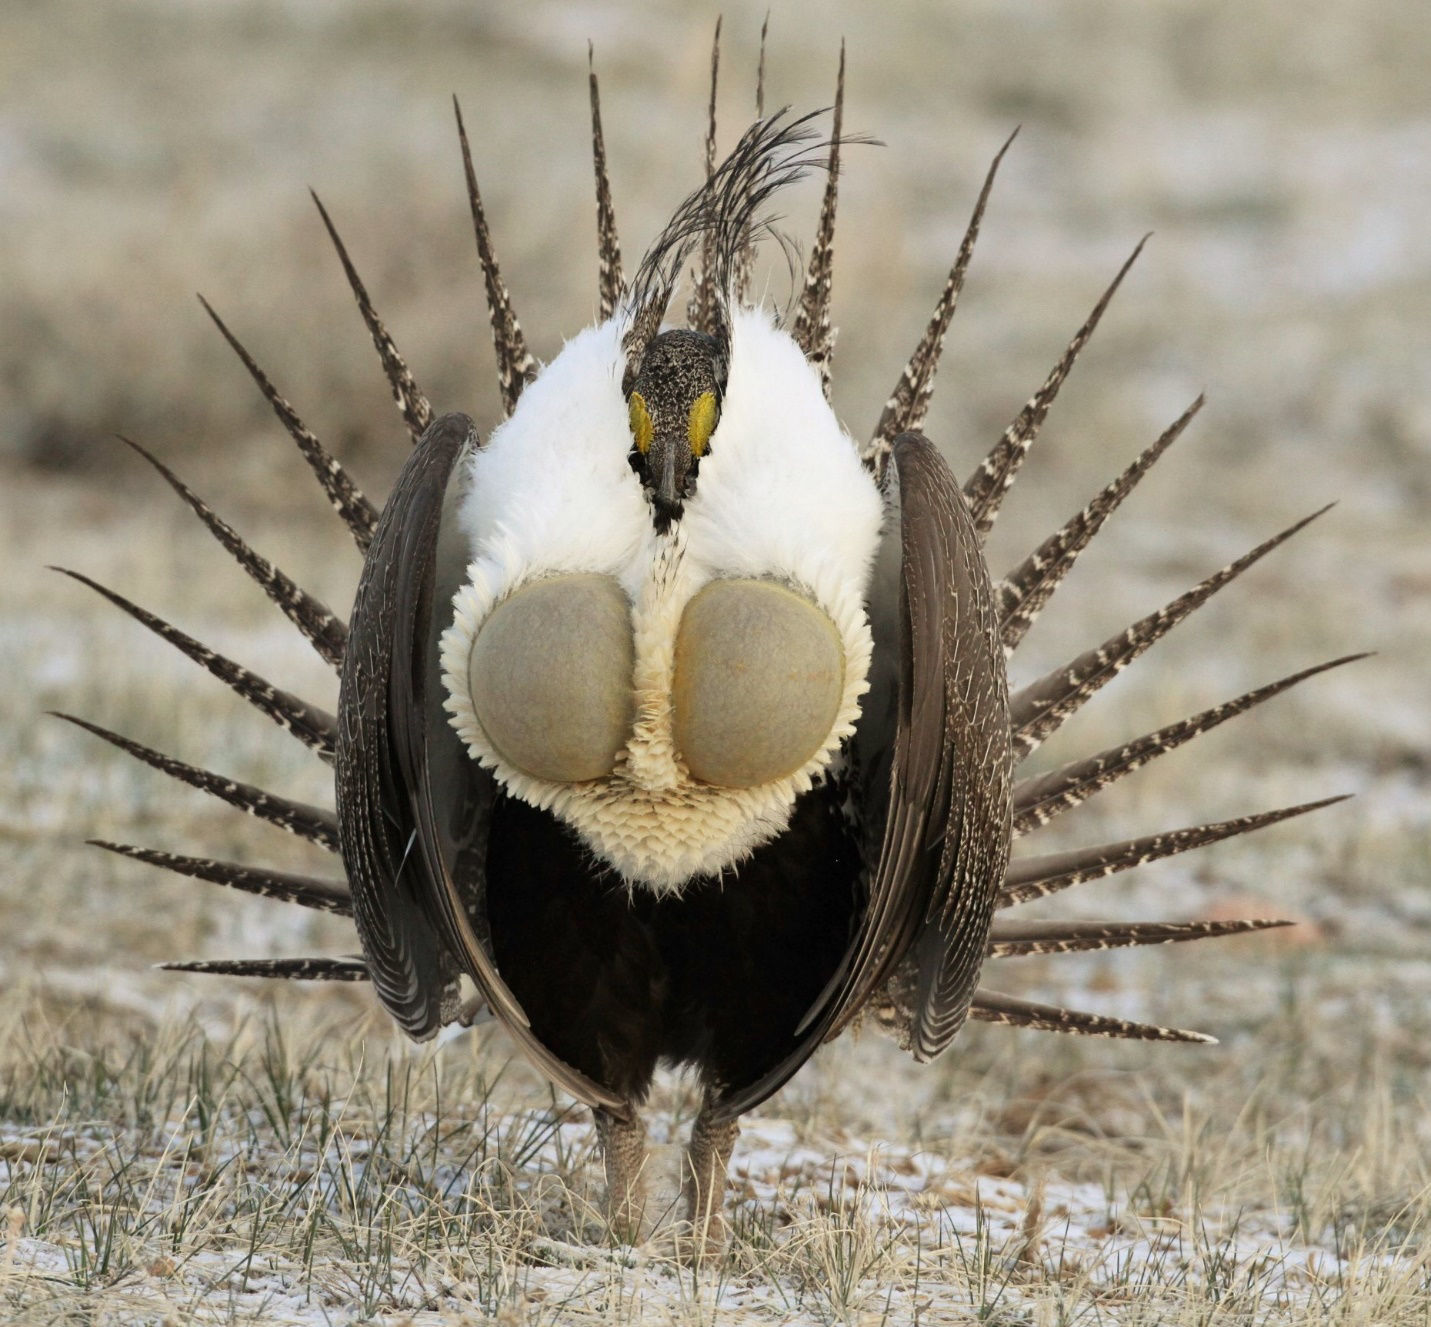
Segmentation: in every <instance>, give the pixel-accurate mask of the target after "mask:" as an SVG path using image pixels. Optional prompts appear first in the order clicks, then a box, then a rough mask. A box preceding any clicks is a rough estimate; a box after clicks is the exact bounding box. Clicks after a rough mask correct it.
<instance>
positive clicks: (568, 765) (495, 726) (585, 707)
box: [467, 575, 635, 783]
mask: <svg viewBox="0 0 1431 1327" xmlns="http://www.w3.org/2000/svg"><path fill="white" fill-rule="evenodd" d="M634 648H635V647H634V645H633V643H632V638H631V606H630V604H629V603H628V602H627V599H626V595H625V594H624V593H623V591H622V589H621V587H620V586H619V585H618V584H617V583H616V582H615V581H614V580H612V579H611V578H610V577H609V576H596V575H577V576H557V577H553V578H552V579H550V580H543V581H536V582H534V583H533V584H531V585H527V586H524V587H523V588H522V589H520V590H518V591H517V592H516V593H515V594H513V595H512V596H511V597H510V598H509V599H506V600H504V601H503V602H502V603H500V604H498V605H497V607H496V608H495V609H493V611H492V614H491V616H489V617H488V618H487V620H486V621H485V622H484V623H483V624H482V627H481V629H480V630H479V631H478V632H477V639H476V640H474V641H473V642H472V653H471V655H470V656H469V658H468V663H467V684H468V686H469V687H470V689H471V694H472V708H473V710H474V711H475V712H476V715H477V722H478V723H480V724H481V725H482V730H483V732H485V733H486V734H487V740H488V741H489V742H491V744H492V746H493V748H494V749H495V750H496V752H497V754H498V755H499V756H500V757H501V758H502V759H503V760H504V761H506V762H507V763H508V764H510V765H513V766H515V767H516V768H517V769H519V770H522V771H523V772H524V773H526V774H530V775H532V776H533V777H534V778H538V779H546V780H549V781H550V782H552V783H580V782H583V781H585V780H587V779H600V778H605V776H606V775H608V774H610V773H611V770H612V767H613V766H614V765H615V763H616V757H617V754H618V753H619V752H620V751H621V749H622V747H624V746H625V745H626V741H627V739H628V737H629V736H630V734H631V725H632V721H633V718H634V714H633V711H634V700H633V695H632V682H631V675H632V669H633V666H634Z"/></svg>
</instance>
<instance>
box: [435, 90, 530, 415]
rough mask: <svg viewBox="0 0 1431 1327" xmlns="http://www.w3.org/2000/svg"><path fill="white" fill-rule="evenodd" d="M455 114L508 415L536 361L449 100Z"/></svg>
mask: <svg viewBox="0 0 1431 1327" xmlns="http://www.w3.org/2000/svg"><path fill="white" fill-rule="evenodd" d="M452 109H453V110H454V111H455V112H456V114H457V140H458V142H459V144H460V145H461V147H462V170H463V174H464V175H465V176H466V179H467V202H468V205H469V206H470V208H471V210H472V230H473V233H474V234H475V236H476V239H477V258H478V261H479V262H480V263H481V264H482V280H483V282H484V284H485V285H486V288H487V311H488V314H489V315H490V317H491V322H492V345H493V348H494V349H495V350H496V352H497V385H498V388H499V389H500V391H501V393H502V408H503V410H505V412H506V413H507V414H509V415H510V414H511V413H512V411H513V410H514V409H515V408H516V404H517V398H518V397H519V396H521V394H522V389H523V388H524V387H526V385H527V384H528V383H529V382H531V380H532V379H533V378H535V377H536V376H537V362H536V360H534V359H533V358H532V357H531V355H530V353H528V351H527V338H526V337H525V336H524V335H523V334H522V326H521V324H520V323H519V322H518V321H517V315H516V314H515V313H514V312H513V311H512V297H511V295H509V294H508V293H507V287H506V285H505V284H504V283H503V281H502V272H501V269H500V268H499V267H498V266H497V257H496V254H495V253H493V251H492V233H491V231H490V230H488V228H487V214H486V212H485V211H484V210H483V207H482V195H481V194H480V193H479V192H478V190H477V172H476V171H475V170H474V169H473V167H472V147H471V145H470V144H469V143H468V141H467V129H466V127H465V126H464V125H463V123H462V107H461V106H459V105H458V104H457V98H456V97H453V99H452Z"/></svg>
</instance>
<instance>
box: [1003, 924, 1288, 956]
mask: <svg viewBox="0 0 1431 1327" xmlns="http://www.w3.org/2000/svg"><path fill="white" fill-rule="evenodd" d="M1294 925H1296V923H1295V922H1290V921H1273V920H1265V919H1262V918H1255V919H1248V920H1242V921H1223V922H1068V921H1039V922H995V923H994V926H993V929H992V930H991V931H990V932H989V949H988V956H989V957H990V958H1023V957H1025V956H1027V955H1033V954H1071V953H1075V952H1077V951H1080V950H1088V949H1126V948H1128V947H1130V946H1133V945H1167V944H1176V943H1179V942H1181V941H1184V940H1211V939H1213V938H1215V937H1218V936H1224V935H1245V934H1247V933H1248V932H1250V931H1265V930H1268V929H1270V928H1273V927H1278V926H1294Z"/></svg>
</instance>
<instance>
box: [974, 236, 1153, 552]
mask: <svg viewBox="0 0 1431 1327" xmlns="http://www.w3.org/2000/svg"><path fill="white" fill-rule="evenodd" d="M1147 242H1148V237H1147V236H1146V235H1145V236H1143V238H1142V239H1141V240H1139V241H1138V244H1137V247H1136V248H1135V249H1134V250H1133V252H1132V253H1131V254H1129V256H1128V259H1127V261H1126V262H1125V263H1124V264H1123V266H1122V267H1120V268H1119V269H1118V275H1117V276H1115V277H1114V278H1113V282H1112V284H1111V285H1110V286H1109V287H1108V289H1107V290H1105V291H1104V292H1103V294H1102V296H1101V297H1100V298H1099V300H1098V303H1097V304H1095V305H1094V306H1093V312H1092V313H1090V314H1089V315H1088V317H1087V319H1086V320H1085V321H1084V324H1083V326H1082V327H1080V328H1079V329H1078V331H1077V333H1076V334H1075V335H1074V338H1073V340H1072V341H1070V342H1069V343H1068V349H1067V350H1065V351H1064V352H1063V356H1062V358H1061V359H1060V360H1059V361H1058V363H1057V364H1055V365H1054V366H1053V369H1052V371H1051V372H1050V373H1049V375H1048V377H1047V378H1046V379H1045V380H1044V384H1043V386H1042V387H1040V388H1039V389H1038V391H1036V392H1035V393H1034V394H1033V395H1032V396H1031V397H1030V398H1029V399H1028V401H1027V402H1026V403H1025V404H1024V408H1023V409H1022V410H1020V411H1019V413H1018V415H1017V416H1016V417H1015V419H1014V421H1013V423H1011V424H1010V425H1009V426H1008V428H1006V429H1005V430H1004V435H1003V437H1001V438H1000V439H999V441H998V442H997V443H996V444H995V445H994V449H993V451H991V452H990V453H989V455H988V456H987V457H986V458H985V460H984V463H983V465H981V466H980V467H979V468H978V469H977V470H976V471H975V472H974V473H973V474H972V475H971V476H970V477H969V481H968V482H967V483H966V484H965V485H964V497H965V498H966V499H967V500H968V503H969V511H970V514H971V515H972V516H973V518H974V526H975V528H976V529H977V530H978V531H979V533H980V534H982V535H986V534H988V533H989V531H990V530H992V529H993V528H994V521H995V520H996V519H997V518H998V515H999V508H1000V507H1001V506H1002V505H1003V501H1004V494H1005V493H1007V492H1008V491H1009V489H1010V488H1011V487H1012V486H1013V482H1014V479H1015V478H1016V477H1017V475H1018V473H1019V467H1020V466H1021V465H1023V463H1024V458H1025V457H1026V456H1028V454H1029V449H1030V448H1031V447H1032V446H1033V445H1034V441H1035V440H1036V439H1037V437H1038V431H1039V429H1040V428H1041V427H1042V426H1043V421H1044V419H1045V418H1047V416H1048V412H1049V409H1050V408H1051V407H1052V405H1053V403H1054V399H1055V398H1056V397H1057V396H1058V391H1059V388H1060V387H1062V386H1063V383H1064V380H1065V379H1066V378H1067V377H1068V375H1069V373H1070V371H1071V370H1072V368H1073V365H1074V362H1075V361H1076V360H1077V359H1078V356H1079V355H1080V354H1081V353H1082V351H1083V347H1084V346H1086V345H1087V344H1088V340H1089V338H1090V337H1091V336H1092V335H1093V333H1094V331H1095V330H1096V329H1097V327H1098V323H1099V320H1100V319H1101V318H1102V317H1103V314H1104V311H1105V310H1106V309H1107V308H1108V305H1109V303H1110V302H1111V301H1112V299H1113V296H1114V295H1115V294H1116V293H1117V290H1118V287H1119V286H1121V285H1122V284H1123V278H1124V277H1125V276H1127V275H1128V270H1129V268H1131V267H1132V266H1133V264H1134V263H1135V262H1137V260H1138V255H1139V254H1140V253H1142V252H1143V246H1144V245H1145V244H1146V243H1147Z"/></svg>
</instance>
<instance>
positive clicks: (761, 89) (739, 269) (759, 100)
mask: <svg viewBox="0 0 1431 1327" xmlns="http://www.w3.org/2000/svg"><path fill="white" fill-rule="evenodd" d="M769 31H770V11H769V10H768V9H767V10H766V11H765V18H764V20H763V21H762V22H761V24H760V56H759V58H758V59H757V60H756V65H755V118H756V119H757V120H763V119H764V118H765V38H766V35H767V34H768V33H769ZM734 271H735V296H736V300H737V301H738V302H739V303H742V304H743V303H745V302H746V300H747V299H748V298H749V295H750V278H751V274H752V273H753V272H754V271H755V235H754V232H753V231H752V230H751V229H750V228H747V230H746V233H745V237H744V240H743V242H742V244H741V246H740V252H739V253H738V254H737V255H736V259H735V268H734ZM827 395H828V393H827Z"/></svg>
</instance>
